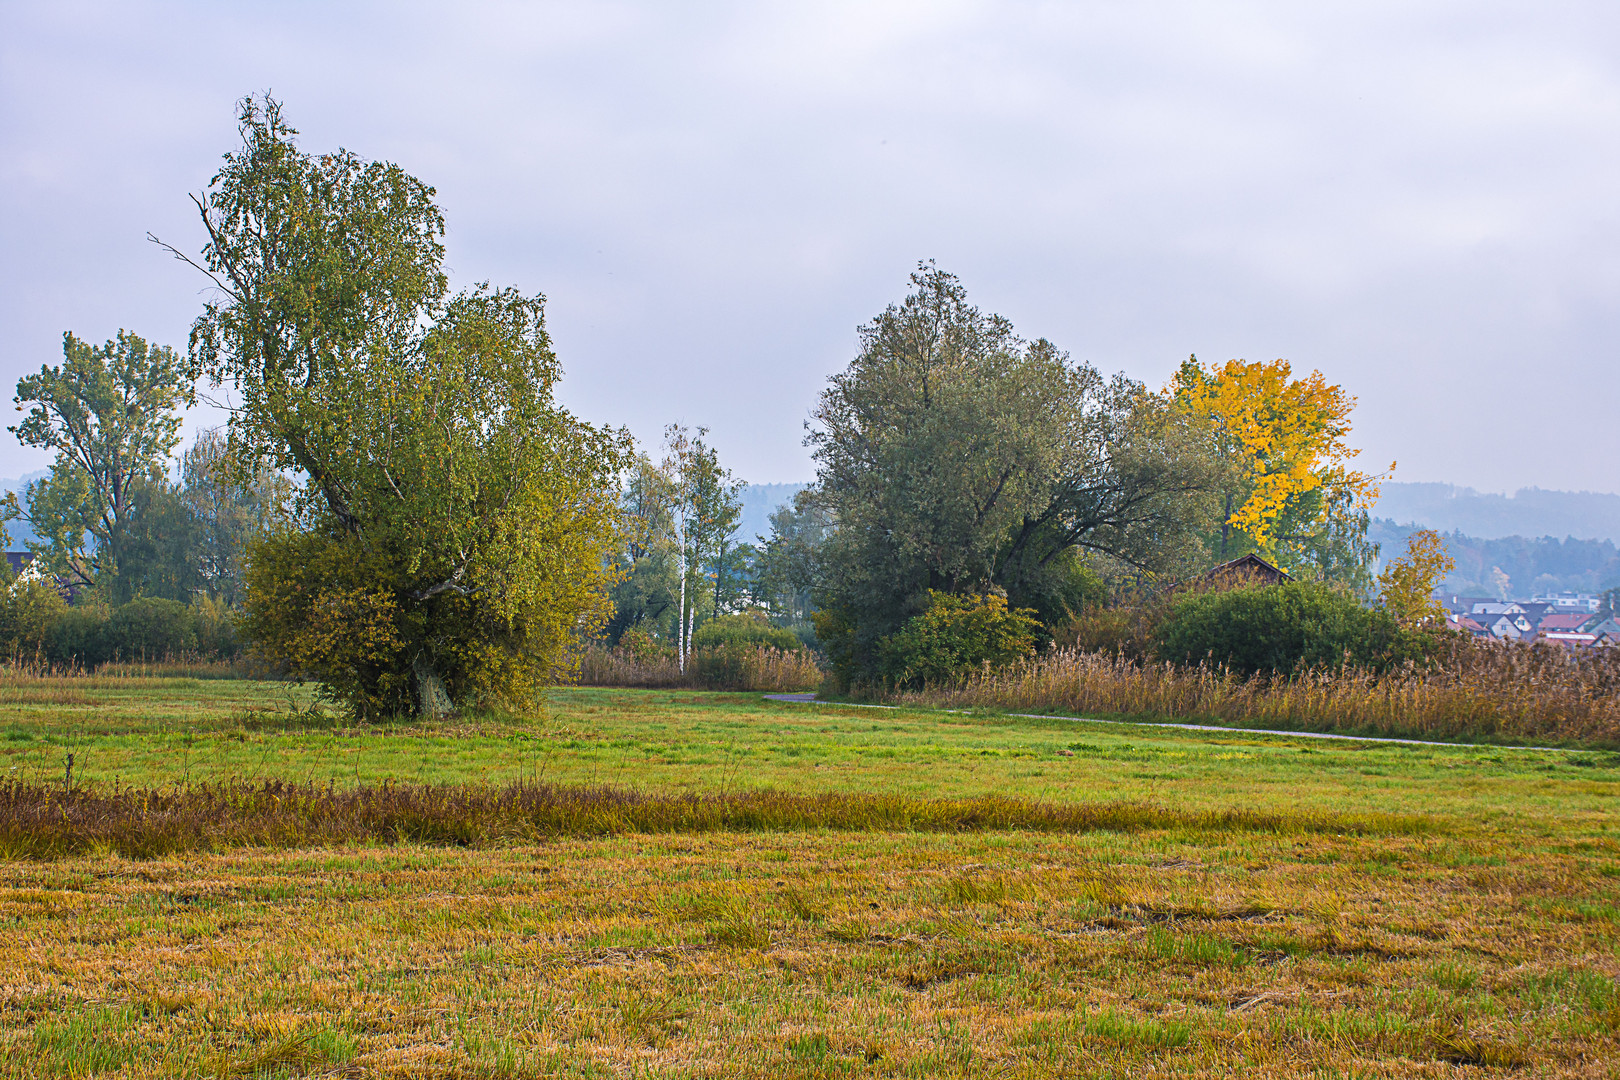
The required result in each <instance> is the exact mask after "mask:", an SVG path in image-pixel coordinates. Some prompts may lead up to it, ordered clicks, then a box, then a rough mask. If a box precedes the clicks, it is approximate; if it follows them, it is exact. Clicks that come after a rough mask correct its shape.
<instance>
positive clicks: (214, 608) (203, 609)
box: [191, 593, 242, 660]
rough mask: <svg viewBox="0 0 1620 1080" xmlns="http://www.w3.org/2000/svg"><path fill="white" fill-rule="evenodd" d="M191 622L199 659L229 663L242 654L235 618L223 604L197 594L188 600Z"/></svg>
mask: <svg viewBox="0 0 1620 1080" xmlns="http://www.w3.org/2000/svg"><path fill="white" fill-rule="evenodd" d="M191 621H192V625H193V626H194V627H196V631H197V653H198V655H200V656H208V657H215V658H217V659H220V660H231V659H234V658H236V657H237V656H240V655H241V653H242V642H241V639H240V638H238V637H237V636H236V616H235V615H234V614H233V613H232V611H231V609H230V605H228V604H226V603H225V601H223V600H216V599H214V598H213V597H211V596H208V595H205V594H201V593H199V594H198V595H197V596H195V597H193V598H192V600H191Z"/></svg>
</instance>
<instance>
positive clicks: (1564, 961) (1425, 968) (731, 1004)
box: [0, 679, 1620, 1077]
mask: <svg viewBox="0 0 1620 1080" xmlns="http://www.w3.org/2000/svg"><path fill="white" fill-rule="evenodd" d="M68 752H72V753H73V754H74V756H75V773H76V783H79V784H83V785H87V786H88V788H89V789H91V790H92V791H93V792H99V793H106V792H112V791H115V790H116V789H117V788H118V786H119V785H125V786H127V785H136V786H139V787H147V788H165V789H169V790H172V789H173V786H174V785H175V784H177V783H178V784H182V785H184V784H186V783H188V782H189V783H190V784H191V785H193V787H195V786H196V785H198V784H200V783H202V782H212V783H221V782H227V781H243V780H253V779H255V778H256V779H258V780H260V781H263V780H268V779H280V780H286V781H291V782H296V783H307V784H310V785H315V786H317V787H320V788H321V789H322V790H324V789H325V787H326V785H328V784H329V783H330V784H331V787H332V790H334V791H335V792H337V793H338V794H340V795H341V794H342V793H344V792H353V791H354V790H355V789H356V781H360V782H362V783H368V784H376V783H380V782H382V781H384V780H387V779H390V778H392V779H393V780H395V781H396V782H400V783H409V784H414V783H418V782H421V783H441V784H456V783H473V784H476V785H480V788H479V790H485V791H488V790H493V789H497V788H499V787H501V786H502V785H506V784H509V783H517V782H524V783H529V784H534V783H541V784H548V785H562V786H563V787H564V788H567V787H569V786H571V785H576V784H596V785H612V786H615V787H617V788H621V789H627V790H635V791H639V792H642V793H644V794H646V795H647V796H648V797H649V798H653V799H655V800H656V799H663V798H665V797H666V796H670V795H679V794H682V793H688V794H696V795H705V796H710V795H713V796H719V795H722V794H724V795H725V796H726V798H727V799H732V798H733V797H736V800H737V801H736V803H735V804H736V805H747V804H748V800H750V799H754V798H756V796H757V793H758V792H761V791H763V790H766V789H769V790H771V791H775V792H778V793H782V794H783V796H784V799H785V801H780V800H779V801H780V802H781V805H785V806H798V805H800V804H799V803H794V802H793V801H792V800H793V799H799V798H801V797H816V796H822V795H832V796H838V797H839V798H841V799H845V800H846V801H845V802H842V803H837V804H836V805H843V806H858V805H864V803H862V802H861V800H867V799H875V800H878V801H879V802H881V801H882V800H891V802H892V801H895V800H899V801H900V802H901V803H903V802H904V800H937V799H939V798H953V799H964V800H971V799H981V798H985V797H996V798H1001V799H1011V800H1022V804H1027V805H1030V806H1037V807H1039V806H1046V807H1055V808H1059V809H1062V808H1076V807H1087V808H1091V809H1092V810H1094V811H1095V812H1097V813H1103V812H1110V813H1111V812H1113V811H1112V810H1111V809H1110V808H1114V807H1148V808H1154V809H1155V812H1156V813H1158V814H1159V816H1157V817H1139V818H1135V819H1132V820H1131V821H1129V822H1127V821H1125V819H1123V818H1120V819H1118V820H1115V821H1113V824H1111V825H1110V824H1108V822H1107V821H1104V819H1101V818H1099V819H1097V820H1099V821H1104V824H1103V826H1102V827H1097V828H1088V829H1085V830H1081V831H1057V832H1052V831H1037V830H1035V829H1031V828H1017V827H1011V828H1003V827H996V828H980V827H975V828H973V829H970V830H967V831H943V832H921V831H916V830H912V829H907V828H897V827H893V821H892V820H891V819H884V820H877V819H873V820H872V821H871V822H870V823H869V824H867V825H864V826H862V825H859V823H858V822H857V823H855V826H854V827H842V826H840V827H828V825H827V824H826V822H823V823H821V824H815V823H809V824H804V823H801V824H799V825H791V826H780V827H771V828H767V829H763V830H760V829H753V828H750V829H748V830H746V831H743V830H742V828H741V826H732V825H726V824H725V822H723V821H722V822H720V824H719V825H718V826H716V827H707V826H706V827H705V831H697V832H693V831H687V832H661V833H656V834H654V833H648V832H644V831H637V827H631V828H630V829H629V831H625V829H623V828H618V827H616V828H615V829H613V830H610V831H609V832H608V833H607V834H602V835H579V834H578V830H572V831H571V830H568V829H564V830H560V831H558V832H555V833H553V834H548V835H545V836H539V837H534V836H530V837H527V838H525V837H523V836H519V835H501V836H494V837H491V838H490V841H491V842H487V843H486V842H482V841H478V842H474V843H473V845H472V846H460V845H459V844H458V843H455V842H443V841H441V842H434V843H421V842H393V841H390V840H387V839H385V838H380V837H379V836H375V835H367V836H359V837H356V838H351V839H342V838H335V839H325V840H321V839H320V838H316V840H314V841H311V840H310V839H308V838H307V837H306V838H305V839H304V840H303V841H301V843H305V844H308V846H294V847H277V846H274V845H273V844H272V845H269V846H262V847H258V846H233V844H231V843H228V842H227V843H218V844H207V843H205V844H204V845H203V847H204V849H203V850H196V851H179V852H176V853H172V854H167V855H160V856H156V857H147V858H128V857H125V856H122V855H119V854H118V853H117V852H116V850H114V849H113V848H111V847H106V846H104V847H102V848H100V849H97V850H90V851H87V852H86V853H82V854H78V855H72V856H68V857H59V858H52V859H49V860H38V861H36V860H31V859H12V860H10V861H3V862H0V958H4V959H3V960H0V1077H12V1076H15V1077H23V1076H29V1077H32V1076H62V1077H68V1076H74V1077H79V1076H96V1075H99V1076H135V1077H150V1076H187V1077H217V1076H255V1075H258V1076H288V1077H291V1076H349V1075H353V1076H362V1075H378V1076H399V1077H405V1076H442V1077H519V1076H543V1075H584V1076H590V1075H594V1076H656V1077H665V1076H670V1077H674V1076H683V1077H684V1076H759V1077H764V1076H788V1077H822V1076H868V1075H871V1076H913V1077H935V1076H994V1075H1012V1076H1035V1077H1040V1076H1052V1077H1057V1076H1065V1077H1066V1076H1125V1075H1144V1074H1148V1073H1150V1072H1152V1073H1154V1074H1155V1075H1176V1076H1208V1077H1215V1076H1230V1075H1234V1074H1243V1075H1245V1076H1253V1077H1273V1076H1275V1077H1293V1076H1300V1075H1321V1076H1330V1075H1344V1076H1348V1075H1377V1076H1401V1075H1414V1076H1417V1075H1422V1076H1436V1075H1509V1074H1510V1073H1511V1074H1514V1075H1580V1076H1606V1075H1613V1074H1614V1073H1613V1065H1612V1063H1613V1062H1614V1061H1616V1060H1620V914H1617V913H1620V816H1617V814H1616V808H1617V803H1616V797H1617V795H1620V757H1617V756H1615V755H1612V754H1607V753H1588V754H1572V753H1561V752H1550V753H1547V752H1536V751H1507V750H1499V749H1486V748H1463V749H1447V748H1434V747H1403V746H1391V745H1377V744H1354V743H1322V742H1319V741H1316V740H1309V739H1300V738H1292V737H1283V738H1273V737H1261V736H1252V735H1233V736H1225V735H1208V734H1204V733H1192V732H1183V731H1176V730H1172V729H1139V728H1126V727H1118V726H1114V727H1110V726H1106V725H1074V724H1065V723H1062V722H1055V721H1028V720H1018V719H1014V718H1009V717H1006V716H998V715H990V714H983V715H980V714H961V715H947V714H940V713H933V712H925V711H887V710H867V709H855V708H842V707H839V708H826V707H811V706H795V705H779V704H775V703H769V702H764V701H762V700H761V699H760V698H759V697H758V695H743V694H730V695H727V694H699V693H694V692H686V691H678V692H657V691H613V690H579V689H571V690H560V691H556V692H555V693H553V694H552V695H551V698H550V702H549V707H548V709H547V710H546V711H545V713H544V714H543V715H539V716H536V717H532V718H519V717H505V716H481V717H471V718H464V719H462V720H460V721H457V722H454V723H447V724H434V725H424V724H415V723H409V722H406V723H399V724H391V725H383V726H376V727H364V728H353V727H349V726H346V725H344V724H342V723H339V722H338V721H336V720H335V719H334V718H332V717H330V716H326V715H323V714H321V713H319V712H318V711H315V712H312V711H311V710H310V701H309V698H308V696H307V694H306V693H304V692H303V691H299V690H297V689H296V688H289V687H286V686H284V685H280V684H254V683H245V682H225V681H209V682H207V683H203V682H199V681H191V680H186V679H146V680H142V679H124V680H78V681H74V682H72V684H71V685H61V686H39V687H32V688H30V687H21V688H19V687H15V686H13V687H12V688H11V696H10V697H4V696H0V771H4V772H6V774H7V775H10V776H16V777H18V778H19V779H20V780H21V781H22V782H24V783H29V784H51V783H60V782H61V779H62V768H63V763H64V757H65V755H66V754H67V753H68ZM13 768H15V772H11V771H10V770H12V769H13ZM788 797H791V798H788ZM767 803H769V800H767ZM898 804H899V803H896V805H898ZM657 805H663V804H662V803H659V804H657ZM671 805H674V804H671ZM682 805H684V804H682ZM716 805H718V804H716ZM728 805H730V804H728ZM770 805H776V804H775V803H770ZM806 805H808V804H806ZM829 805H833V804H829ZM874 805H875V804H874ZM884 805H888V804H884ZM1228 811H1243V812H1244V814H1241V815H1233V816H1231V817H1229V818H1226V819H1220V820H1218V819H1219V818H1220V815H1222V814H1225V813H1226V812H1228ZM1378 814H1388V815H1397V816H1398V818H1391V819H1389V820H1402V821H1406V820H1411V819H1412V818H1413V816H1414V815H1415V816H1416V818H1418V819H1421V820H1422V821H1423V822H1425V823H1426V824H1425V826H1424V827H1423V828H1413V829H1393V828H1390V829H1379V828H1351V827H1349V824H1348V823H1351V822H1354V821H1356V820H1358V819H1357V818H1356V815H1378ZM1244 815H1247V816H1244ZM1267 815H1270V816H1271V817H1272V818H1275V819H1277V820H1279V821H1280V820H1285V819H1286V820H1293V819H1295V818H1297V819H1299V820H1307V819H1308V820H1312V821H1316V822H1319V823H1328V822H1333V821H1343V822H1345V823H1347V824H1346V827H1344V828H1343V829H1339V828H1334V827H1330V826H1325V827H1322V828H1312V829H1291V828H1281V829H1277V828H1253V827H1245V826H1244V825H1243V822H1245V821H1258V820H1261V819H1263V818H1266V816H1267ZM627 820H628V819H627ZM804 820H805V821H806V822H808V821H809V819H804ZM1110 820H1111V819H1110ZM1223 820H1224V823H1222V822H1223ZM1369 820H1370V819H1369ZM632 824H633V823H632ZM1013 824H1016V823H1013ZM1459 1070H1466V1071H1459ZM1515 1070H1517V1071H1516V1072H1514V1071H1515Z"/></svg>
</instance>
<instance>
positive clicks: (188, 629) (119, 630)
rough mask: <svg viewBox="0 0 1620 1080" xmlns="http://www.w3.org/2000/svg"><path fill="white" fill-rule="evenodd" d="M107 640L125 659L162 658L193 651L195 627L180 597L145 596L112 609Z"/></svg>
mask: <svg viewBox="0 0 1620 1080" xmlns="http://www.w3.org/2000/svg"><path fill="white" fill-rule="evenodd" d="M106 641H107V646H108V648H109V649H110V651H111V652H112V653H114V654H115V655H117V656H120V657H122V658H124V659H126V660H133V659H136V658H140V659H143V660H161V659H167V658H172V657H177V656H180V655H182V654H184V653H189V652H195V651H196V649H197V627H196V624H195V623H194V622H193V620H192V617H191V609H190V608H188V607H186V605H184V604H182V603H181V602H180V601H178V600H161V599H159V598H157V597H153V596H146V597H142V598H140V599H139V600H131V601H130V602H129V603H127V604H125V605H123V606H122V607H118V608H115V609H113V612H112V614H111V616H109V618H108V619H107V628H106Z"/></svg>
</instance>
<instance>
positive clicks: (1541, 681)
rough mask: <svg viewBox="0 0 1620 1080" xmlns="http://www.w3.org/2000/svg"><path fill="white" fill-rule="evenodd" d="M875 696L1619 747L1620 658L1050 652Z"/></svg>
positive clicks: (1519, 651)
mask: <svg viewBox="0 0 1620 1080" xmlns="http://www.w3.org/2000/svg"><path fill="white" fill-rule="evenodd" d="M878 697H879V699H880V700H885V701H896V702H899V703H901V704H909V705H922V706H929V707H942V708H958V709H960V708H987V709H1005V710H1009V711H1014V710H1017V711H1024V712H1066V713H1070V714H1073V715H1098V714H1105V715H1107V714H1111V715H1115V716H1143V717H1154V718H1161V719H1178V720H1203V721H1210V722H1216V723H1222V724H1237V725H1243V726H1248V727H1257V728H1286V729H1290V730H1295V731H1333V732H1354V733H1357V734H1375V735H1389V736H1404V737H1409V738H1418V739H1470V740H1472V739H1478V740H1482V741H1486V742H1491V741H1496V742H1536V741H1541V742H1561V743H1565V744H1576V745H1587V746H1604V747H1610V748H1616V747H1620V650H1615V649H1585V650H1570V649H1565V648H1563V647H1562V646H1559V645H1537V646H1508V645H1500V646H1485V645H1479V646H1474V645H1470V644H1468V643H1463V644H1462V645H1460V646H1459V647H1457V648H1454V649H1453V650H1452V655H1450V656H1449V658H1448V659H1447V661H1446V663H1444V664H1442V665H1439V666H1436V667H1434V668H1418V667H1409V668H1405V669H1400V670H1396V671H1391V672H1387V673H1378V672H1372V671H1357V670H1345V671H1340V672H1315V671H1312V672H1305V673H1302V674H1300V675H1297V676H1289V677H1279V678H1276V679H1266V678H1261V677H1255V678H1248V679H1245V678H1241V677H1239V676H1236V675H1233V674H1232V673H1231V672H1229V671H1226V670H1215V669H1211V668H1209V667H1207V666H1201V667H1196V668H1189V667H1176V666H1174V665H1171V664H1162V663H1157V662H1154V661H1151V660H1147V661H1143V660H1133V659H1130V658H1127V657H1123V656H1116V655H1111V654H1107V653H1100V652H1085V651H1080V650H1075V649H1059V650H1056V651H1054V652H1052V653H1049V654H1047V655H1044V656H1040V657H1037V658H1035V659H1033V660H1030V661H1028V662H1025V663H1022V664H1017V665H1013V666H1011V667H1008V668H1005V669H1002V670H996V671H992V670H986V671H984V672H980V673H975V674H973V675H970V676H968V677H967V678H964V679H962V680H960V681H959V682H956V683H954V684H951V685H944V686H933V687H928V688H926V689H923V690H918V691H910V692H904V693H898V694H893V695H882V694H880V695H878Z"/></svg>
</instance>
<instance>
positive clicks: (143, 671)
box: [0, 656, 285, 688]
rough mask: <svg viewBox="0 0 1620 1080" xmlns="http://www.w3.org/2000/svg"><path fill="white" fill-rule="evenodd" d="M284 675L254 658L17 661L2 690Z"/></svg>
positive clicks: (4, 674)
mask: <svg viewBox="0 0 1620 1080" xmlns="http://www.w3.org/2000/svg"><path fill="white" fill-rule="evenodd" d="M284 677H285V676H284V673H283V672H282V671H281V670H280V669H279V668H278V667H276V666H275V665H273V664H269V663H266V662H265V661H263V660H259V659H256V658H254V657H251V656H239V657H236V658H234V659H230V660H218V659H203V658H201V657H179V658H176V659H168V660H140V661H136V660H127V661H126V660H109V661H107V662H106V663H104V664H96V665H93V666H88V667H87V666H85V665H82V664H78V663H66V664H52V663H50V662H48V661H44V660H39V659H23V658H14V659H12V660H11V661H9V662H3V663H0V688H4V687H15V686H35V685H40V684H52V685H57V684H62V683H64V682H70V683H72V684H73V685H75V686H79V687H95V688H106V687H113V686H122V685H127V684H128V682H129V680H131V679H257V680H278V679H281V678H284Z"/></svg>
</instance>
